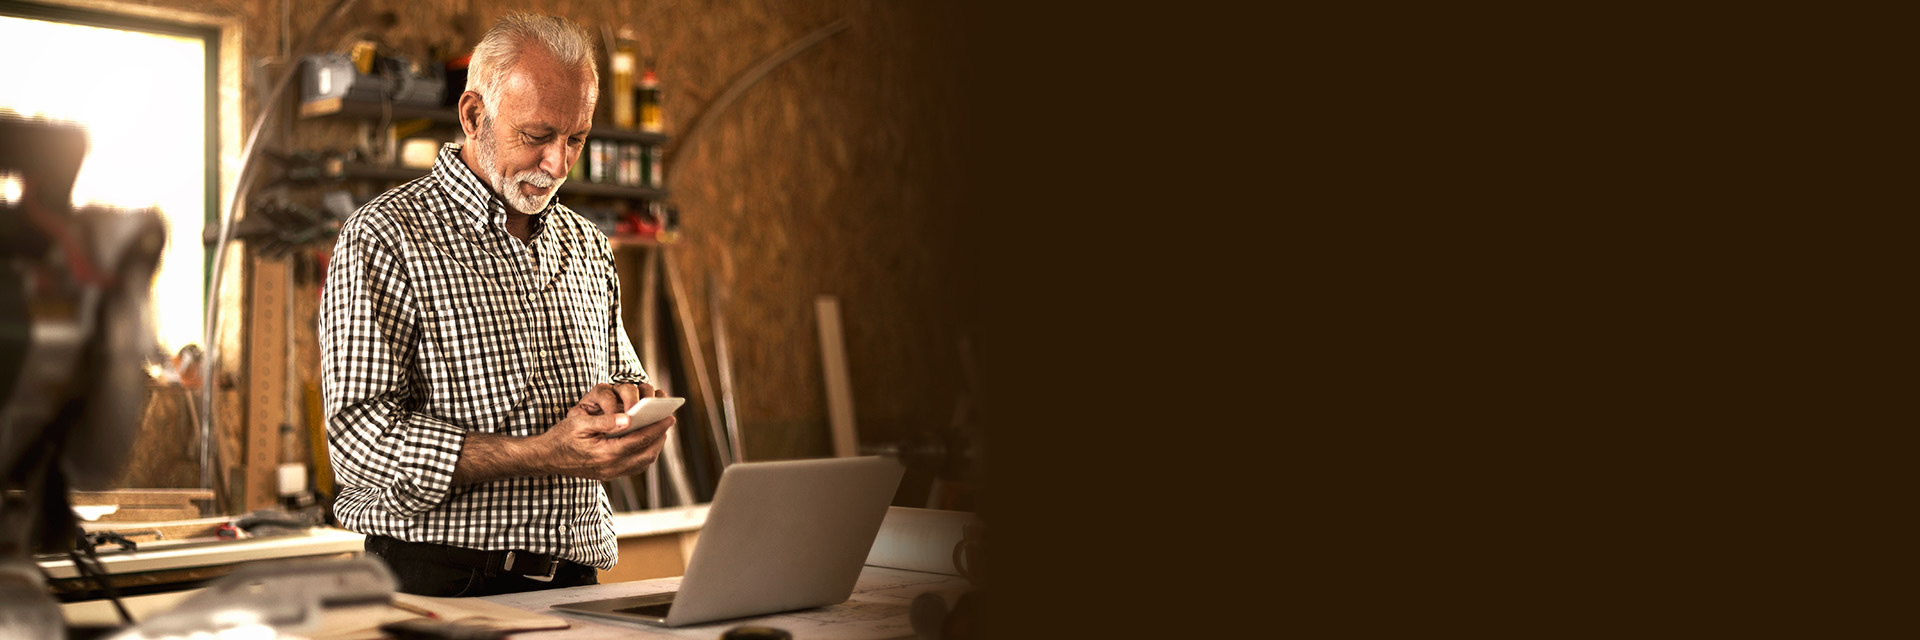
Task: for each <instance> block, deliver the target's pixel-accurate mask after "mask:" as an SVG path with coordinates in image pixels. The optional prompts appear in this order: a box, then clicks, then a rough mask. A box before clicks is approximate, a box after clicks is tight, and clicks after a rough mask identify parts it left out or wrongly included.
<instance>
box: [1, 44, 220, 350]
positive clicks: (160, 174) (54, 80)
mask: <svg viewBox="0 0 1920 640" xmlns="http://www.w3.org/2000/svg"><path fill="white" fill-rule="evenodd" d="M205 47H206V44H205V42H204V41H202V40H200V39H198V38H188V37H182V36H170V35H160V34H154V33H146V32H141V31H120V30H116V29H103V28H99V27H88V26H81V25H74V24H66V23H59V22H46V21H41V20H29V19H24V18H12V17H0V60H7V61H9V62H7V63H6V64H5V65H4V67H0V107H4V108H8V109H12V110H14V111H16V112H18V113H19V114H20V115H21V116H24V117H29V118H31V117H42V118H51V119H56V120H63V121H68V122H73V123H77V124H80V125H81V126H84V127H86V128H87V142H88V146H87V158H86V162H85V164H83V165H81V167H80V174H79V176H78V177H77V178H76V179H75V181H74V185H73V204H74V206H75V207H76V208H78V207H83V206H86V205H88V204H96V205H103V206H110V207H116V208H121V209H141V208H146V207H158V208H159V209H160V212H161V213H162V214H163V215H165V216H166V219H167V227H168V237H167V250H166V253H165V254H164V255H162V256H161V258H160V272H159V273H158V274H157V276H156V277H155V278H154V286H153V289H154V290H153V293H154V300H155V301H156V304H155V305H154V309H153V310H154V317H155V320H156V322H157V325H158V326H157V329H158V331H159V335H158V337H159V342H160V347H161V348H162V349H164V350H166V352H167V353H174V352H177V351H179V349H180V347H182V346H185V345H186V344H188V343H198V342H200V340H201V333H202V328H201V319H200V318H201V314H202V309H204V308H205V306H206V304H205V297H204V296H203V295H202V292H203V290H204V289H205V284H204V280H203V274H204V273H205V270H206V259H205V257H204V254H205V245H204V244H202V240H201V238H200V234H201V228H202V227H204V226H205V222H206V216H207V192H206V185H207V175H206V167H207V155H206V154H207V153H208V150H207V140H206V118H207V109H208V107H209V105H207V104H206V90H207V87H206V73H207V71H206V70H207V57H206V55H207V54H206V50H205ZM17 190H18V187H17V185H12V186H9V187H8V192H9V193H17ZM10 197H17V196H10Z"/></svg>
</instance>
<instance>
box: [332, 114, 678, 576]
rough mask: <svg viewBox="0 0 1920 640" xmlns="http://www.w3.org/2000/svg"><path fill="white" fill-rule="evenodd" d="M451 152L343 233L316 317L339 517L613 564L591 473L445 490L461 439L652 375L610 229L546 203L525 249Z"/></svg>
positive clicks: (604, 511) (372, 530) (602, 496)
mask: <svg viewBox="0 0 1920 640" xmlns="http://www.w3.org/2000/svg"><path fill="white" fill-rule="evenodd" d="M459 148H460V147H459V145H455V144H449V145H446V146H444V147H443V148H441V150H440V157H439V159H438V160H437V161H436V162H435V163H434V165H433V172H432V173H430V174H428V175H426V176H424V177H421V178H419V179H417V180H414V181H412V182H409V183H407V184H404V185H401V186H400V187H398V188H395V189H394V190H392V191H388V192H387V193H385V194H382V195H381V196H380V197H377V198H374V199H373V201H371V202H368V203H367V204H366V205H365V206H362V207H360V210H359V211H357V212H355V213H354V215H353V217H352V218H349V219H348V220H347V221H346V224H344V225H343V226H342V227H341V229H340V238H339V242H338V244H337V245H335V247H334V251H333V258H332V261H331V263H330V266H329V267H328V270H327V288H326V292H325V294H324V295H323V300H322V301H321V313H320V354H321V355H320V380H321V383H320V385H321V387H320V388H321V392H322V394H323V396H324V398H325V404H326V412H327V443H328V444H329V445H331V446H330V447H329V449H330V453H331V456H332V458H331V459H332V461H333V472H334V477H335V480H336V482H337V484H338V485H339V486H340V491H339V494H340V495H339V496H337V498H336V500H335V502H334V505H333V509H334V513H335V515H336V516H337V517H338V518H339V520H340V523H341V524H342V525H344V526H346V527H347V528H349V529H352V530H354V531H359V532H362V533H367V534H380V535H386V536H392V537H395V538H399V539H401V540H407V541H411V542H437V543H443V544H451V545H458V546H462V547H469V548H474V549H485V550H489V551H492V550H507V549H516V550H522V551H531V552H534V553H544V554H551V555H555V556H558V557H562V558H566V559H569V560H573V561H575V562H579V563H581V564H586V565H591V566H594V567H598V568H601V569H608V568H612V567H613V563H614V560H615V559H616V558H617V551H616V550H615V545H614V532H613V525H612V520H611V515H612V513H611V509H610V508H609V507H608V504H607V495H606V491H605V490H604V489H602V488H601V485H600V483H599V482H597V481H594V480H589V479H584V478H571V477H562V476H548V477H538V478H512V479H507V480H496V481H493V482H486V483H481V484H471V485H465V486H460V487H454V486H451V481H452V479H453V466H454V462H455V461H456V460H457V459H458V458H459V456H460V447H461V445H462V444H463V443H464V442H465V440H466V434H467V433H468V432H482V433H497V434H502V435H508V436H532V435H536V434H539V433H542V432H544V431H546V430H547V428H548V427H549V426H550V425H552V424H554V423H556V422H559V421H560V420H561V419H562V418H563V417H565V416H566V413H567V409H568V408H570V407H572V406H573V405H574V404H575V403H576V402H578V401H579V400H580V397H581V396H582V395H585V394H586V392H587V391H588V390H589V389H591V388H592V387H593V385H595V384H598V383H602V382H612V381H618V382H644V381H646V379H647V375H646V373H645V372H644V371H642V370H641V368H640V362H639V359H638V358H636V357H634V354H633V346H632V345H631V344H630V343H629V342H628V341H627V336H626V330H625V329H624V328H622V327H621V324H620V281H619V276H618V275H617V273H616V272H615V270H614V262H613V254H612V251H611V249H610V248H609V247H608V246H607V238H606V236H605V235H603V234H601V233H600V230H599V229H598V228H595V227H594V226H593V224H591V223H589V222H587V220H585V219H584V218H582V217H580V216H579V215H578V214H576V213H574V212H573V211H572V210H570V209H568V208H566V207H563V206H560V205H558V204H557V203H556V204H550V205H549V206H548V207H547V209H546V211H544V212H542V213H540V214H538V215H536V216H534V218H533V235H532V238H533V241H532V243H531V246H529V245H528V243H523V242H521V241H519V240H518V239H515V238H514V237H513V236H511V235H508V234H507V231H506V227H505V223H506V208H505V207H506V205H505V204H504V203H503V202H502V201H501V200H500V199H499V198H498V197H497V196H495V195H493V193H492V191H490V190H489V189H488V188H487V186H486V184H485V183H484V182H482V181H481V180H480V178H479V177H478V176H476V175H475V174H474V173H473V172H472V171H471V170H469V169H468V168H467V166H466V165H465V164H464V163H462V162H461V160H460V156H459Z"/></svg>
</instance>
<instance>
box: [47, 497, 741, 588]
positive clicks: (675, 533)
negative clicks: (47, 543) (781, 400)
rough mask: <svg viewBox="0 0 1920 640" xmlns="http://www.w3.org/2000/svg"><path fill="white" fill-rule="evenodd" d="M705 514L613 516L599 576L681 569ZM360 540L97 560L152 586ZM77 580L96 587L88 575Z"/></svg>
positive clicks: (203, 548)
mask: <svg viewBox="0 0 1920 640" xmlns="http://www.w3.org/2000/svg"><path fill="white" fill-rule="evenodd" d="M706 519H707V505H697V506H692V507H675V508H670V509H657V510H652V511H635V512H629V513H617V514H614V516H613V529H614V535H615V536H617V538H618V539H619V546H620V563H619V564H618V565H615V566H614V568H613V569H612V570H609V571H602V572H600V581H601V582H625V581H631V580H645V579H649V578H660V577H666V576H678V575H681V574H682V573H684V572H685V571H686V566H687V561H688V559H690V558H692V557H693V546H694V543H696V542H698V540H699V533H700V527H701V525H703V524H705V523H706ZM365 541H366V536H364V535H362V534H359V533H356V532H353V531H347V530H344V529H337V528H333V527H316V528H313V529H309V530H307V531H305V532H301V533H294V534H285V535H276V536H269V537H260V538H244V539H240V540H219V541H205V542H191V543H184V544H155V543H142V544H141V546H140V549H139V550H136V551H120V550H117V549H113V550H108V549H103V550H102V551H101V553H100V562H101V564H103V565H105V567H106V570H107V573H108V575H110V576H112V577H113V581H114V585H115V586H117V587H120V588H122V589H127V588H137V590H144V591H155V590H164V589H165V587H166V585H168V584H182V585H191V584H194V583H198V582H203V581H206V580H209V579H213V578H218V577H220V576H223V575H226V574H227V573H230V572H232V570H233V569H234V568H235V567H237V566H239V565H240V564H243V563H247V562H256V561H263V560H292V559H297V558H324V557H329V556H338V555H341V554H358V553H361V551H362V550H363V549H364V548H365V544H366V542H365ZM39 564H40V568H42V569H44V570H46V572H47V575H49V576H51V577H52V578H53V579H54V580H55V581H57V582H58V583H60V584H69V583H70V581H71V580H72V579H74V578H78V577H79V575H80V574H79V571H77V570H76V569H75V568H74V566H73V561H71V560H68V559H65V558H60V559H45V560H41V561H40V562H39ZM79 584H84V585H85V586H86V587H88V588H91V587H92V586H93V585H92V582H91V581H80V582H79Z"/></svg>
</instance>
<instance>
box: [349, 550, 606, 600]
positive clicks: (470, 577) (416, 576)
mask: <svg viewBox="0 0 1920 640" xmlns="http://www.w3.org/2000/svg"><path fill="white" fill-rule="evenodd" d="M366 549H367V555H371V556H375V557H378V558H380V559H382V560H385V561H386V562H387V567H388V568H391V569H392V570H393V577H394V578H396V579H398V580H399V581H400V591H401V592H402V593H411V594H414V595H421V596H435V597H442V598H464V597H471V596H491V595H499V594H502V593H520V592H522V591H540V590H543V589H561V588H565V587H578V586H581V585H588V584H600V574H599V572H597V571H596V570H595V569H594V568H593V567H590V566H587V565H584V564H579V563H575V562H571V561H567V560H560V561H559V563H560V564H559V566H557V567H555V568H554V571H553V580H552V581H545V580H541V579H535V578H529V577H526V576H523V575H518V574H515V573H511V572H508V571H503V570H500V569H499V568H498V566H495V567H492V568H489V567H486V566H484V564H483V562H480V561H476V560H475V556H476V555H485V554H483V553H480V552H477V551H475V550H473V549H462V548H459V547H450V546H447V545H443V544H432V543H421V542H405V541H401V540H398V539H395V538H389V537H387V536H375V535H370V536H367V543H366ZM494 555H496V556H497V555H498V554H494ZM536 577H537V578H544V577H545V576H544V575H542V576H536Z"/></svg>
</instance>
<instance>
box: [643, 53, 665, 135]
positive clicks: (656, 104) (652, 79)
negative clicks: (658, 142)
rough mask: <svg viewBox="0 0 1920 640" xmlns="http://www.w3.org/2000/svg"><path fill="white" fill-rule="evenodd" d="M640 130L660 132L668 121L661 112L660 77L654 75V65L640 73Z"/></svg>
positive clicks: (648, 66)
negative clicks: (664, 119) (665, 120)
mask: <svg viewBox="0 0 1920 640" xmlns="http://www.w3.org/2000/svg"><path fill="white" fill-rule="evenodd" d="M640 130H641V131H651V132H654V133H659V132H661V131H665V130H666V123H665V122H664V121H663V118H662V117H661V114H660V79H659V78H658V77H656V76H654V75H653V65H647V70H646V71H643V72H641V73H640Z"/></svg>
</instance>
